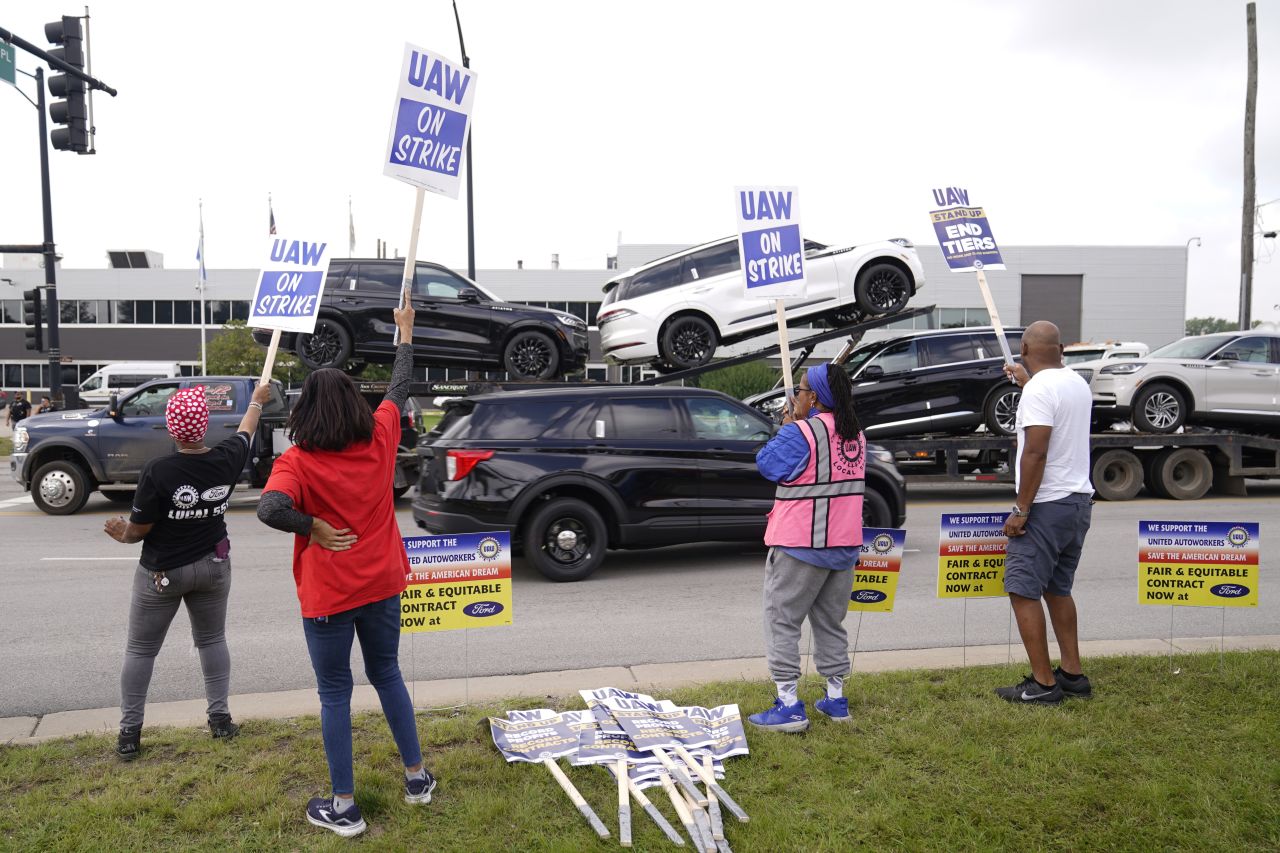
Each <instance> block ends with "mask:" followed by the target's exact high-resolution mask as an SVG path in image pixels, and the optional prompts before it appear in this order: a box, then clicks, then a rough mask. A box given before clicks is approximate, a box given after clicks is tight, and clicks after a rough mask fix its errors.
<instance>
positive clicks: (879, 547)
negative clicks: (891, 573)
mask: <svg viewBox="0 0 1280 853" xmlns="http://www.w3.org/2000/svg"><path fill="white" fill-rule="evenodd" d="M871 550H873V551H875V552H876V553H877V554H888V553H889V552H890V551H892V550H893V537H892V536H890V535H889V534H888V533H878V534H876V538H875V539H872V540H871Z"/></svg>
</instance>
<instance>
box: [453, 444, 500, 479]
mask: <svg viewBox="0 0 1280 853" xmlns="http://www.w3.org/2000/svg"><path fill="white" fill-rule="evenodd" d="M492 458H493V451H492V450H450V451H449V452H448V453H447V454H445V458H444V470H445V474H446V475H447V476H448V478H449V479H450V480H461V479H462V478H463V477H465V476H467V475H468V474H470V473H471V469H472V468H474V467H476V463H478V462H483V461H485V460H486V459H492Z"/></svg>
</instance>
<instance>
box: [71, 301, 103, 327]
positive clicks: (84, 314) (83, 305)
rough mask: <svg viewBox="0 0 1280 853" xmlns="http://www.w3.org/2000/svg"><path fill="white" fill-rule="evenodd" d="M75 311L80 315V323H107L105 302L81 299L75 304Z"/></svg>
mask: <svg viewBox="0 0 1280 853" xmlns="http://www.w3.org/2000/svg"><path fill="white" fill-rule="evenodd" d="M76 311H77V312H79V314H80V322H81V323H86V324H87V323H105V322H106V321H107V303H106V300H102V299H82V300H80V301H79V302H77V303H76Z"/></svg>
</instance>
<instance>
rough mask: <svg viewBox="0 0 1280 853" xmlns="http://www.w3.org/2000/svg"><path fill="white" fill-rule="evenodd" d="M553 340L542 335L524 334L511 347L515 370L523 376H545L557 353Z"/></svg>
mask: <svg viewBox="0 0 1280 853" xmlns="http://www.w3.org/2000/svg"><path fill="white" fill-rule="evenodd" d="M551 346H552V344H551V342H550V341H549V340H547V339H546V338H545V337H543V336H542V335H536V334H535V335H524V336H522V337H521V338H520V339H519V340H517V341H516V342H515V343H514V344H513V345H512V347H511V351H510V353H509V358H510V361H511V365H512V366H513V367H514V368H515V370H514V371H513V372H514V373H516V374H517V375H518V376H520V377H522V378H526V379H529V378H532V379H540V378H544V377H545V376H546V374H547V372H548V370H549V368H550V367H551V365H552V363H553V362H552V359H553V358H554V357H555V353H553V352H552V349H551Z"/></svg>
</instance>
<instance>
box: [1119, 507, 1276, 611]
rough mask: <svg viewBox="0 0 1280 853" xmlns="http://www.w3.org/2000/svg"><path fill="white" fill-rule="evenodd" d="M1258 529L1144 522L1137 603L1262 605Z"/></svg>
mask: <svg viewBox="0 0 1280 853" xmlns="http://www.w3.org/2000/svg"><path fill="white" fill-rule="evenodd" d="M1258 532H1259V531H1258V525H1257V524H1249V523H1234V522H1229V521H1139V522H1138V603H1139V604H1172V605H1174V606H1178V605H1181V606H1184V607H1257V606H1258V552H1259V546H1260V544H1261V543H1260V542H1259V539H1258Z"/></svg>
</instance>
